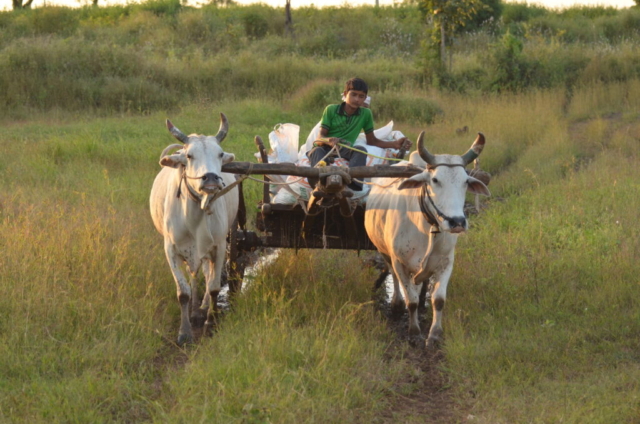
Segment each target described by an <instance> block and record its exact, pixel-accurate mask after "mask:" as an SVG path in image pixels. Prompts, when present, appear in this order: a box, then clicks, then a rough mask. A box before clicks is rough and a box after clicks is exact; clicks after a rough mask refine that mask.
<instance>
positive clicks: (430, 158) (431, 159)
mask: <svg viewBox="0 0 640 424" xmlns="http://www.w3.org/2000/svg"><path fill="white" fill-rule="evenodd" d="M418 153H419V154H420V157H421V158H422V160H424V161H425V162H427V163H428V164H429V165H435V163H436V157H435V156H434V155H432V154H431V153H429V151H428V150H427V148H426V147H424V131H422V132H421V133H420V135H419V136H418Z"/></svg>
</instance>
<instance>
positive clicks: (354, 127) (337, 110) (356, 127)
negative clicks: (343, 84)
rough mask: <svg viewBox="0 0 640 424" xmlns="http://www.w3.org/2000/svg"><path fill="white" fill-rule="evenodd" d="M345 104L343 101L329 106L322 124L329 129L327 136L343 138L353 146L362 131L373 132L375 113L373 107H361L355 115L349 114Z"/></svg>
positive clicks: (323, 115) (323, 116)
mask: <svg viewBox="0 0 640 424" xmlns="http://www.w3.org/2000/svg"><path fill="white" fill-rule="evenodd" d="M344 105H345V104H344V103H342V104H339V105H329V106H327V107H326V109H325V110H324V113H323V114H322V121H321V122H320V126H321V127H322V128H325V129H326V130H327V131H328V133H327V137H338V138H341V139H343V140H345V141H348V142H349V144H350V145H351V146H353V145H354V144H355V142H356V138H358V135H359V134H360V131H364V133H365V134H369V133H370V132H373V115H372V114H371V109H367V108H364V107H361V108H358V110H357V111H356V113H354V114H353V115H351V116H347V114H346V113H345V112H344Z"/></svg>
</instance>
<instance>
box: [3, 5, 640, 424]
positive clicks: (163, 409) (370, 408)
mask: <svg viewBox="0 0 640 424" xmlns="http://www.w3.org/2000/svg"><path fill="white" fill-rule="evenodd" d="M483 4H484V5H486V6H487V8H484V7H483V8H479V11H480V9H481V10H482V11H484V12H487V13H489V15H488V16H486V15H485V17H484V18H482V19H481V18H478V16H481V15H479V14H476V15H473V16H474V17H475V18H473V19H471V20H467V21H466V22H465V25H464V26H457V27H455V28H451V29H450V30H448V32H447V38H446V40H445V47H446V49H445V54H444V55H442V54H441V51H440V46H441V44H440V43H441V41H442V40H441V39H439V38H438V35H437V33H438V31H435V29H438V21H433V22H432V21H430V20H429V19H430V18H429V19H427V17H428V16H431V15H429V13H428V12H429V9H428V7H430V6H429V4H427V3H423V4H410V3H407V4H399V5H397V6H394V7H380V8H374V7H357V8H348V7H345V8H328V9H315V8H301V9H296V10H295V11H294V14H293V23H294V26H293V34H292V35H289V33H287V32H285V30H284V22H285V15H284V11H283V10H282V9H278V8H271V7H268V6H263V5H253V6H242V7H241V6H233V5H230V6H220V5H218V4H211V5H207V6H204V7H202V8H199V9H194V8H190V7H185V6H183V5H181V4H180V3H179V2H178V1H173V0H150V1H147V2H144V3H141V4H136V5H128V6H113V7H84V8H80V9H68V8H62V7H44V8H38V9H33V10H19V11H14V12H2V13H0V71H1V72H0V125H1V127H2V131H0V145H1V146H2V151H3V152H4V160H3V161H0V181H1V182H2V184H1V185H0V251H1V252H2V255H0V335H1V339H2V343H0V375H2V378H1V379H0V421H2V422H16V423H17V422H34V423H37V422H47V423H51V422H53V423H56V422H65V423H67V422H92V423H94V422H98V423H99V422H129V423H133V422H136V423H137V422H172V423H173V422H193V421H201V422H204V421H206V422H220V423H230V422H238V423H240V422H242V423H268V422H273V423H294V422H295V423H299V422H308V423H315V422H317V423H345V422H352V423H364V422H367V423H368V422H371V423H375V422H380V423H387V422H402V423H424V422H438V423H443V422H467V421H468V422H478V423H557V422H565V423H585V422H589V423H605V422H606V423H611V422H620V423H638V422H640V383H639V382H640V342H639V340H640V308H639V306H640V305H639V300H638V299H639V297H638V296H637V293H638V288H639V284H640V280H639V277H638V275H640V272H639V271H640V269H639V267H638V265H637V258H638V257H640V237H639V232H638V226H637V225H636V221H637V216H638V214H637V211H638V210H639V209H640V196H639V195H638V193H639V192H640V185H639V183H638V181H640V171H639V170H638V166H637V163H638V159H639V157H638V156H639V154H640V149H639V145H640V107H639V106H640V97H639V96H638V95H637V93H640V79H639V76H640V54H639V48H640V47H639V46H640V43H639V42H638V41H639V39H640V34H639V32H638V29H639V28H640V10H638V9H637V8H630V9H624V10H617V9H613V8H607V7H589V8H587V7H575V8H570V9H566V10H563V11H551V10H547V9H544V8H541V7H537V6H527V5H524V4H515V5H509V4H504V5H502V4H500V3H499V2H484V3H483ZM354 75H358V76H360V77H362V78H364V79H366V80H367V81H368V82H369V83H370V86H371V95H372V97H373V103H372V109H373V112H374V116H375V117H376V122H377V123H378V124H379V125H381V124H384V123H386V121H388V120H390V119H393V120H394V122H395V124H396V128H397V129H400V130H401V131H403V132H404V133H405V134H406V135H408V136H410V137H411V138H414V139H415V137H416V135H417V134H418V132H419V131H421V130H423V129H424V130H426V131H427V143H428V146H429V148H430V150H432V151H433V152H435V153H445V152H446V153H458V152H460V153H461V152H463V151H465V149H466V148H468V147H469V145H470V144H471V142H472V140H473V135H472V134H468V135H467V136H459V135H457V133H456V131H455V129H456V128H461V127H463V126H468V127H469V128H470V131H471V132H475V131H483V132H484V133H485V135H486V137H487V147H486V149H485V152H484V153H483V155H482V158H481V161H482V167H483V168H484V169H485V170H487V171H489V172H491V173H492V174H493V176H494V178H493V180H492V182H491V186H490V189H491V190H492V193H493V197H492V198H491V199H489V200H488V201H487V202H486V203H485V206H486V208H485V209H484V210H483V212H482V213H481V214H480V215H477V216H473V217H472V228H471V231H470V232H469V234H468V235H466V236H464V237H463V238H461V240H460V243H459V247H458V249H457V259H456V267H455V272H454V275H453V278H452V285H451V288H450V291H449V297H448V302H447V308H446V317H445V331H446V342H445V344H444V346H443V359H441V360H440V361H438V362H437V363H436V364H435V365H434V366H433V367H431V368H429V370H428V371H429V372H425V368H424V367H422V366H419V365H417V364H419V362H416V361H415V360H413V359H412V358H414V359H415V356H416V355H417V356H420V355H422V353H421V352H420V351H419V349H416V348H414V347H410V346H408V345H406V344H404V343H403V342H400V343H398V341H397V340H396V336H395V335H394V333H393V332H392V331H391V330H390V329H389V328H388V326H387V322H386V320H385V318H384V317H383V316H381V314H380V313H378V312H377V311H376V308H375V307H374V302H373V301H372V297H371V287H372V283H373V281H374V280H375V278H376V276H377V275H376V272H375V270H373V269H371V268H368V267H367V266H366V265H365V263H364V262H365V259H366V255H361V256H358V255H357V254H356V252H333V251H314V252H308V251H299V252H297V253H296V252H288V251H283V252H281V253H280V255H279V256H278V258H277V259H276V260H275V261H274V262H272V263H271V264H268V265H266V266H265V267H264V268H262V269H261V270H260V271H258V273H257V274H256V275H255V276H254V277H253V280H252V282H251V284H250V286H249V288H248V289H247V290H246V291H245V292H244V293H243V294H242V295H241V296H239V298H238V299H237V303H236V304H235V305H234V309H233V311H232V312H230V313H227V314H226V315H225V317H224V320H223V321H222V324H221V326H220V328H219V330H218V332H217V333H216V334H215V336H214V337H212V338H206V339H203V340H201V342H200V343H199V344H197V345H196V346H190V347H187V348H186V349H180V348H178V347H176V346H175V344H174V343H173V341H174V340H175V335H176V332H177V324H178V316H179V310H178V307H177V302H176V299H175V289H174V283H173V280H172V277H171V275H170V272H169V269H168V266H167V264H166V261H165V259H164V254H163V251H162V240H161V238H160V236H159V235H158V234H157V233H155V230H154V228H153V226H152V224H151V220H150V217H149V212H148V195H149V190H150V187H151V184H152V181H153V178H154V176H155V174H156V173H157V171H158V170H159V167H158V165H157V161H158V156H159V154H160V152H161V151H162V149H164V147H166V146H167V145H168V144H171V143H172V138H171V136H170V135H169V134H168V132H167V131H166V129H165V127H164V123H163V122H164V119H165V118H166V117H170V118H171V119H172V121H173V122H174V123H175V124H176V125H177V126H178V127H180V128H181V129H182V130H183V131H186V132H198V133H209V134H211V133H214V132H215V131H216V130H217V127H218V120H217V119H218V118H217V115H218V112H220V111H223V112H225V113H226V114H227V116H228V117H229V119H230V122H231V130H230V134H229V137H228V139H227V140H226V141H225V143H224V146H225V148H226V149H227V150H228V151H231V152H233V153H235V154H236V156H237V157H238V159H239V160H254V158H253V153H254V147H253V141H252V140H253V137H254V136H255V135H261V136H262V137H263V138H266V136H267V134H268V133H269V131H271V129H272V128H273V126H274V125H275V124H277V123H284V122H294V123H297V124H299V125H301V134H302V135H303V136H304V135H306V133H307V132H308V131H309V130H311V128H312V127H313V125H315V123H316V122H317V120H318V118H319V116H320V114H321V111H322V108H323V107H324V106H326V104H328V103H332V102H336V101H338V99H339V94H340V91H341V89H342V84H343V82H344V80H346V79H347V78H349V77H351V76H354ZM260 192H261V186H259V185H258V184H257V183H255V184H254V183H250V184H247V186H246V193H247V194H246V195H247V199H248V204H249V205H254V204H255V202H256V201H257V199H258V198H259V193H260ZM327 264H331V266H328V265H327ZM427 315H429V314H428V313H427ZM426 319H427V320H428V317H427V318H426Z"/></svg>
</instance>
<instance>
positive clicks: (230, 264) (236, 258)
mask: <svg viewBox="0 0 640 424" xmlns="http://www.w3.org/2000/svg"><path fill="white" fill-rule="evenodd" d="M238 231H239V229H238V220H237V219H236V220H235V221H234V223H233V226H232V227H231V231H230V232H229V245H228V255H229V256H228V259H227V280H228V282H229V294H231V295H234V294H236V293H238V292H240V290H241V289H242V279H243V278H244V268H245V266H246V265H245V264H244V261H242V260H240V253H241V252H240V249H238Z"/></svg>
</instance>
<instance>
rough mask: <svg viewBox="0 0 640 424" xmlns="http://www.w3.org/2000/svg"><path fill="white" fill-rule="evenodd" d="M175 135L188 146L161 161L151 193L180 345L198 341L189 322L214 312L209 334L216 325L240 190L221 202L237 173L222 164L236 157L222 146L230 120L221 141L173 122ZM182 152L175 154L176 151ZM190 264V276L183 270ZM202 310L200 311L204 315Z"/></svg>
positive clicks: (209, 317) (224, 125) (223, 122)
mask: <svg viewBox="0 0 640 424" xmlns="http://www.w3.org/2000/svg"><path fill="white" fill-rule="evenodd" d="M167 128H168V129H169V131H170V132H171V134H172V135H173V136H174V137H175V138H177V139H178V140H179V141H181V142H182V143H184V145H183V144H172V145H171V146H169V147H167V148H166V149H165V150H164V151H163V152H162V155H161V157H160V165H161V166H162V167H163V168H162V170H161V171H160V173H159V174H158V176H157V177H156V179H155V181H154V182H153V188H152V189H151V197H150V199H149V201H150V206H151V218H152V219H153V223H154V225H155V227H156V229H157V230H158V231H159V232H160V234H162V236H163V237H164V251H165V253H166V256H167V261H168V262H169V266H170V267H171V272H172V273H173V277H174V279H175V281H176V286H177V289H178V301H179V303H180V316H181V318H180V331H179V333H178V344H180V345H182V344H184V343H187V342H191V341H192V340H193V332H192V330H191V323H190V321H189V304H190V302H191V310H192V316H193V317H194V319H195V318H196V317H197V316H198V313H202V312H203V311H208V313H207V322H206V324H205V329H207V328H210V327H211V326H212V325H213V320H214V316H215V312H216V310H215V309H216V300H217V296H218V293H219V292H220V276H221V273H222V269H223V266H224V262H225V255H226V249H227V240H226V237H227V233H228V232H229V228H230V226H231V224H232V223H233V222H234V219H235V217H236V214H237V212H238V189H237V187H235V186H234V187H233V188H232V189H231V190H230V191H229V192H228V193H226V194H224V195H223V196H222V197H221V198H219V199H217V200H216V197H217V196H216V194H218V195H219V194H220V192H221V190H222V189H223V188H224V187H225V186H229V185H230V184H233V183H234V181H235V177H234V175H233V174H226V173H222V172H221V169H222V165H223V164H226V163H229V162H231V161H233V160H234V158H235V157H234V155H233V154H229V153H225V152H224V151H223V150H222V147H220V143H222V140H224V138H225V136H226V135H227V132H228V130H229V123H228V121H227V117H226V116H225V115H224V114H223V113H221V114H220V129H219V130H218V134H216V135H215V136H204V135H197V134H191V135H189V136H186V135H185V134H183V133H182V132H181V131H180V130H179V129H178V128H176V127H174V126H173V124H171V122H170V121H169V120H167ZM176 148H179V149H180V150H178V151H177V152H175V153H174V154H168V153H169V152H170V151H171V150H175V149H176ZM183 263H185V264H186V266H187V270H188V272H189V274H190V281H187V279H186V278H185V274H184V272H183V271H182V268H181V266H182V264H183ZM200 268H202V270H203V273H204V276H205V280H206V295H205V297H204V299H203V301H202V305H199V304H198V303H199V300H198V295H197V286H196V282H197V280H196V275H197V273H198V271H199V270H200ZM199 308H200V311H199V310H198V309H199Z"/></svg>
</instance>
